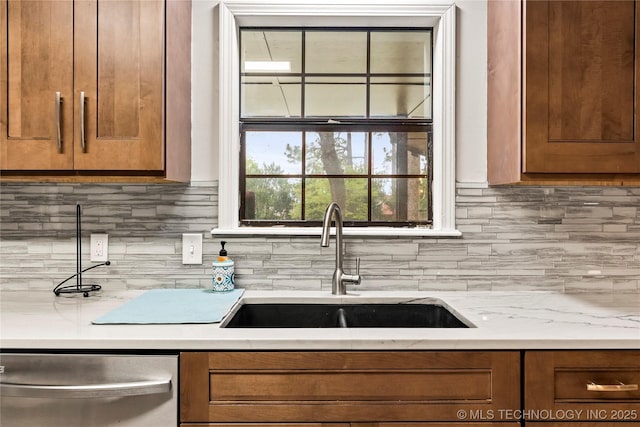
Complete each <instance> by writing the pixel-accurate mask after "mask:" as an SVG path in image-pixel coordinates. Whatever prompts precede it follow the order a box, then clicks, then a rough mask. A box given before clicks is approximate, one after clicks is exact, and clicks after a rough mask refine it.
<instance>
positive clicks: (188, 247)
mask: <svg viewBox="0 0 640 427" xmlns="http://www.w3.org/2000/svg"><path fill="white" fill-rule="evenodd" d="M182 263H183V264H202V234H183V235H182Z"/></svg>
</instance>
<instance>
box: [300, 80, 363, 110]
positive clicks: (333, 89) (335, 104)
mask: <svg viewBox="0 0 640 427" xmlns="http://www.w3.org/2000/svg"><path fill="white" fill-rule="evenodd" d="M366 100H367V87H366V80H365V79H364V78H359V77H308V78H307V80H306V85H305V104H304V108H305V116H306V117H309V116H322V117H364V116H365V114H366V111H367V110H366Z"/></svg>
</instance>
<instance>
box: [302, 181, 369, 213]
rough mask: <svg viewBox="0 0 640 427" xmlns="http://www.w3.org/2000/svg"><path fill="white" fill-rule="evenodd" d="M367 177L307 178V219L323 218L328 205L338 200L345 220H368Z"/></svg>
mask: <svg viewBox="0 0 640 427" xmlns="http://www.w3.org/2000/svg"><path fill="white" fill-rule="evenodd" d="M367 185H368V184H367V179H366V178H307V179H306V180H305V194H306V196H305V219H306V220H322V218H323V216H324V212H325V210H326V209H327V205H329V203H331V202H332V201H335V202H337V203H338V204H339V205H340V207H341V208H342V217H343V220H345V221H366V220H367V203H368V187H367Z"/></svg>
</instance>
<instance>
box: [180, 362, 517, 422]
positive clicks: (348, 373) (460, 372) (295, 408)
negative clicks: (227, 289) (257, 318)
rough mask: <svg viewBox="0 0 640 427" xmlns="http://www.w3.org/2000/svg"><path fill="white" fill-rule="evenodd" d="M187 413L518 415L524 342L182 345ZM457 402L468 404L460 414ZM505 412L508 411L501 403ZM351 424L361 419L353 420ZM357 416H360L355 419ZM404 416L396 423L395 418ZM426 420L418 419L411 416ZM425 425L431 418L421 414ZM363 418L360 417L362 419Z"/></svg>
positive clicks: (295, 417) (257, 418)
mask: <svg viewBox="0 0 640 427" xmlns="http://www.w3.org/2000/svg"><path fill="white" fill-rule="evenodd" d="M180 402H181V403H180V419H181V420H182V422H192V423H195V422H212V423H214V424H213V425H216V424H215V423H216V422H217V423H222V424H221V425H226V424H224V423H261V422H265V423H269V422H272V423H273V422H281V423H306V422H324V423H332V422H337V423H340V422H358V421H360V422H365V423H366V422H369V421H370V420H376V421H379V422H383V421H386V422H387V423H390V424H379V425H378V426H379V427H388V426H395V425H394V424H393V422H399V421H404V422H405V423H408V424H404V426H405V427H406V426H410V425H412V422H416V421H449V422H454V424H453V425H455V423H456V422H458V421H460V419H461V417H463V416H465V415H467V414H469V419H468V420H465V421H469V420H472V421H474V422H477V421H478V420H479V419H482V420H486V419H487V418H480V417H481V415H482V414H484V415H485V416H488V415H489V414H492V413H493V414H495V415H494V416H495V417H496V418H494V419H492V421H494V420H497V419H498V418H499V419H500V421H511V422H515V421H516V420H515V419H514V418H515V417H514V416H513V415H511V416H509V415H505V416H503V417H501V416H500V415H499V410H502V411H510V412H508V413H509V414H513V413H514V411H515V410H516V409H518V408H519V405H520V355H519V353H518V352H513V351H511V352H475V351H468V352H446V351H442V352H438V351H434V352H429V351H425V352H401V351H397V352H394V351H389V352H384V351H370V352H332V351H320V352H210V353H198V352H184V353H181V354H180ZM460 411H464V414H463V415H461V412H460ZM505 413H506V412H505ZM354 425H355V424H354ZM358 425H359V424H358ZM397 425H400V424H397ZM415 425H422V424H419V423H418V424H415ZM424 425H427V424H424ZM361 427H364V425H361Z"/></svg>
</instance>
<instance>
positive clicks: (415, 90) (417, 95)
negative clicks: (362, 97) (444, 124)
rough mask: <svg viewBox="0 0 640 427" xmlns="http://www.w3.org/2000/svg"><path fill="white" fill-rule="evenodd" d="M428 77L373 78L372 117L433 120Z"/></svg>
mask: <svg viewBox="0 0 640 427" xmlns="http://www.w3.org/2000/svg"><path fill="white" fill-rule="evenodd" d="M429 80H430V79H429V78H428V77H372V78H371V101H370V102H371V107H370V114H371V117H409V118H426V119H430V118H431V86H430V83H429Z"/></svg>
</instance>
